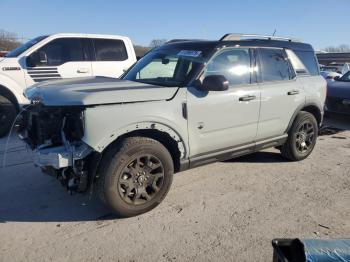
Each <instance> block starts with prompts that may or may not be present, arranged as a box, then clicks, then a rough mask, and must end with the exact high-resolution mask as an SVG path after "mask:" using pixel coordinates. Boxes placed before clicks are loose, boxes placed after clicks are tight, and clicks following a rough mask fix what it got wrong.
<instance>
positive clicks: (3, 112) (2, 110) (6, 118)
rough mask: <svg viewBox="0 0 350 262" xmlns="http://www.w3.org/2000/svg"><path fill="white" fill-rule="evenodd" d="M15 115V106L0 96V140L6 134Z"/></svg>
mask: <svg viewBox="0 0 350 262" xmlns="http://www.w3.org/2000/svg"><path fill="white" fill-rule="evenodd" d="M16 114H17V110H16V106H15V105H14V104H13V103H12V102H11V101H10V100H9V99H7V98H6V97H4V96H2V95H0V138H1V137H4V136H6V135H7V134H8V132H9V131H10V129H11V126H12V124H13V121H15V118H16Z"/></svg>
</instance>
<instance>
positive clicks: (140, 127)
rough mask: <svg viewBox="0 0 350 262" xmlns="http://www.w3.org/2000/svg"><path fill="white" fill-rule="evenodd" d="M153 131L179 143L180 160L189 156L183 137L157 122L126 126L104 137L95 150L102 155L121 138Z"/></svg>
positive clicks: (95, 146)
mask: <svg viewBox="0 0 350 262" xmlns="http://www.w3.org/2000/svg"><path fill="white" fill-rule="evenodd" d="M152 129H154V130H158V131H160V132H165V133H167V134H168V135H169V136H170V137H171V138H173V139H174V140H175V141H176V142H177V145H178V148H179V152H180V154H181V155H180V158H184V157H185V156H186V155H187V152H188V150H187V146H186V143H185V140H184V139H183V138H182V137H181V135H180V134H179V133H177V132H176V131H175V130H174V129H173V128H171V127H169V126H168V125H165V124H162V123H159V122H156V121H152V122H140V123H134V124H131V125H128V126H125V127H123V128H121V129H118V130H117V131H115V132H113V133H110V134H108V135H106V136H104V137H103V138H102V139H101V140H100V141H99V142H98V143H97V144H96V145H93V148H94V149H95V150H96V151H98V152H100V153H101V152H102V151H103V150H104V149H105V148H106V147H107V146H109V145H110V144H111V143H112V142H114V141H115V140H116V139H117V138H118V137H120V136H123V135H125V134H128V133H130V132H133V131H137V130H152ZM84 142H86V143H87V144H89V141H84ZM90 146H92V145H90Z"/></svg>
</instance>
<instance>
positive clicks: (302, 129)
mask: <svg viewBox="0 0 350 262" xmlns="http://www.w3.org/2000/svg"><path fill="white" fill-rule="evenodd" d="M317 135H318V125H317V121H316V119H315V117H314V116H313V115H312V114H310V113H308V112H304V111H302V112H300V113H299V114H298V115H297V117H296V118H295V120H294V123H293V125H292V127H291V129H290V131H289V133H288V140H287V142H286V143H285V144H284V145H283V146H282V147H281V153H282V156H283V157H285V158H287V159H289V160H292V161H299V160H303V159H305V158H307V157H308V156H309V155H310V154H311V152H312V150H313V149H314V147H315V144H316V140H317Z"/></svg>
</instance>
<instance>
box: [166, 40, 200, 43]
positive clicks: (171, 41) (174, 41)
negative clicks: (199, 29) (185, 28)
mask: <svg viewBox="0 0 350 262" xmlns="http://www.w3.org/2000/svg"><path fill="white" fill-rule="evenodd" d="M187 41H203V40H201V39H171V40H169V41H167V42H165V43H166V44H170V43H176V42H187Z"/></svg>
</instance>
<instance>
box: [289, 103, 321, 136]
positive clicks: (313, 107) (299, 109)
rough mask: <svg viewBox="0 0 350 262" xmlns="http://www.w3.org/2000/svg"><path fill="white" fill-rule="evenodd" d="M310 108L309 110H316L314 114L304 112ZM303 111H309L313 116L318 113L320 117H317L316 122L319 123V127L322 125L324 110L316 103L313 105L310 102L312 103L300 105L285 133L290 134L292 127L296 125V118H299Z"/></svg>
mask: <svg viewBox="0 0 350 262" xmlns="http://www.w3.org/2000/svg"><path fill="white" fill-rule="evenodd" d="M308 108H309V109H310V108H312V110H314V111H313V112H310V110H304V109H308ZM301 111H307V112H309V113H311V114H314V112H317V114H318V115H317V116H315V118H316V120H317V123H318V124H319V125H321V124H322V120H323V110H322V109H321V108H320V106H319V105H317V104H316V103H312V102H310V103H305V104H302V105H300V106H299V107H298V108H297V109H296V110H295V111H294V113H293V116H292V118H291V119H290V121H289V124H288V127H287V129H286V131H285V133H288V132H289V130H290V129H291V127H292V125H293V123H294V120H295V118H296V117H297V115H298V114H299V113H300V112H301Z"/></svg>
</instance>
